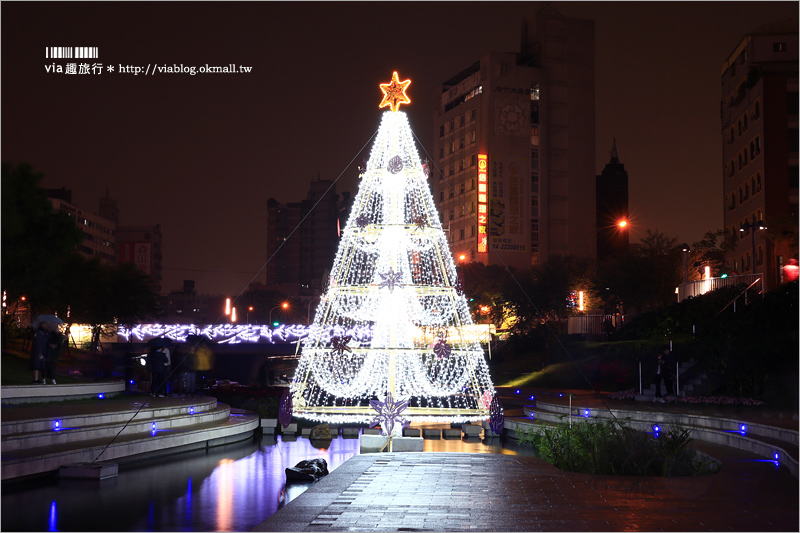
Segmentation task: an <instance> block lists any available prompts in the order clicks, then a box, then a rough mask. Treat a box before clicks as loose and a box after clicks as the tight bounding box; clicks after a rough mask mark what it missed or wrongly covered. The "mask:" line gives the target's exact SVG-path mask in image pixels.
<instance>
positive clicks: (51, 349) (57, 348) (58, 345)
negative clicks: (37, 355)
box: [44, 326, 67, 385]
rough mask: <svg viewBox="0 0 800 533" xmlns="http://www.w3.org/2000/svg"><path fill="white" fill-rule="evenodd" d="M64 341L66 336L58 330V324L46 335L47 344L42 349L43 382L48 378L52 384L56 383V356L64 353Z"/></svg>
mask: <svg viewBox="0 0 800 533" xmlns="http://www.w3.org/2000/svg"><path fill="white" fill-rule="evenodd" d="M66 341H67V338H66V337H65V336H64V335H63V334H62V333H61V331H59V329H58V326H53V328H52V331H51V332H50V334H49V335H48V337H47V345H46V346H45V350H44V361H45V371H46V372H45V375H44V382H45V383H47V380H48V379H49V380H50V381H51V382H52V383H53V385H56V363H57V362H58V358H59V357H61V356H62V355H63V354H64V350H65V349H66V347H67V343H66Z"/></svg>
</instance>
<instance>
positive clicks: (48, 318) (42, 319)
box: [31, 315, 64, 329]
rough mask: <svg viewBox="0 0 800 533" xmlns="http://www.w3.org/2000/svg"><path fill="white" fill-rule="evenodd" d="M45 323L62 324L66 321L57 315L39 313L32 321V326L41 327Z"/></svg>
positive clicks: (34, 327)
mask: <svg viewBox="0 0 800 533" xmlns="http://www.w3.org/2000/svg"><path fill="white" fill-rule="evenodd" d="M45 323H48V324H55V325H61V324H63V323H64V321H63V320H61V319H60V318H58V317H57V316H56V315H39V316H37V317H36V318H35V319H34V321H33V322H32V323H31V327H32V328H33V329H39V327H40V326H41V325H42V324H45Z"/></svg>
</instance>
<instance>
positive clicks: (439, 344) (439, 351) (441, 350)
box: [433, 339, 453, 359]
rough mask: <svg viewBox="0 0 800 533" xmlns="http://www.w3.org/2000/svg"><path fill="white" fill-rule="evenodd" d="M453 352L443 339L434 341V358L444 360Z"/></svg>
mask: <svg viewBox="0 0 800 533" xmlns="http://www.w3.org/2000/svg"><path fill="white" fill-rule="evenodd" d="M452 352H453V347H452V346H450V345H449V344H447V341H445V340H444V339H439V340H438V341H436V344H434V345H433V353H435V354H436V357H437V358H439V359H444V358H445V357H450V354H451V353H452Z"/></svg>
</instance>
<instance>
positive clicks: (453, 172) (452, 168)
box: [450, 164, 455, 176]
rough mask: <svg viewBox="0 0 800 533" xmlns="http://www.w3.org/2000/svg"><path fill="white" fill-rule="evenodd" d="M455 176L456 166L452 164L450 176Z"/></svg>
mask: <svg viewBox="0 0 800 533" xmlns="http://www.w3.org/2000/svg"><path fill="white" fill-rule="evenodd" d="M453 174H455V165H453V164H451V165H450V176H452V175H453Z"/></svg>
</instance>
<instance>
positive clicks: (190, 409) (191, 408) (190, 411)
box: [189, 407, 194, 415]
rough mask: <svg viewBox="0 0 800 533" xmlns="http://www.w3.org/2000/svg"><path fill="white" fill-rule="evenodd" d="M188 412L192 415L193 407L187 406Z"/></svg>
mask: <svg viewBox="0 0 800 533" xmlns="http://www.w3.org/2000/svg"><path fill="white" fill-rule="evenodd" d="M189 414H190V415H193V414H194V407H190V408H189Z"/></svg>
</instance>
